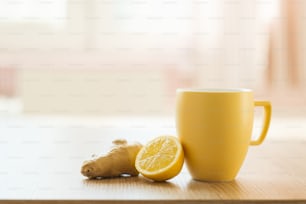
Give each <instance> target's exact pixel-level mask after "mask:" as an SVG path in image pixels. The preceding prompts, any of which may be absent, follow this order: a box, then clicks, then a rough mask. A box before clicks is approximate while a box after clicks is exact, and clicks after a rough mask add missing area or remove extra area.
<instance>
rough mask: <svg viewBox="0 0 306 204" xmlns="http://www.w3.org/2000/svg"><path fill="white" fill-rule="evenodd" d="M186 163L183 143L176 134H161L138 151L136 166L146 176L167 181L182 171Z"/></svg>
mask: <svg viewBox="0 0 306 204" xmlns="http://www.w3.org/2000/svg"><path fill="white" fill-rule="evenodd" d="M183 163H184V152H183V148H182V145H181V143H180V142H179V140H178V139H177V138H176V137H174V136H160V137H157V138H155V139H153V140H152V141H150V142H149V143H148V144H146V145H145V146H143V147H142V148H141V150H140V151H139V152H138V154H137V157H136V161H135V166H136V169H137V170H138V171H139V172H140V173H141V174H142V175H143V176H144V177H146V178H149V179H152V180H154V181H165V180H168V179H171V178H173V177H175V176H176V175H177V174H179V173H180V171H181V169H182V166H183Z"/></svg>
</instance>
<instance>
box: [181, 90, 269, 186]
mask: <svg viewBox="0 0 306 204" xmlns="http://www.w3.org/2000/svg"><path fill="white" fill-rule="evenodd" d="M176 95H177V98H176V103H177V104H176V129H177V133H178V136H179V138H180V141H181V143H182V145H183V148H184V153H185V160H186V164H187V168H188V170H189V172H190V174H191V176H192V177H193V179H196V180H201V181H231V180H233V179H235V177H236V175H237V174H238V172H239V169H240V167H241V165H242V163H243V161H244V159H245V156H246V154H247V151H248V147H249V145H260V144H261V143H262V142H263V140H264V139H265V137H266V135H267V132H268V129H269V125H270V119H271V104H270V102H268V101H254V98H253V91H252V90H250V89H222V90H221V89H178V90H177V92H176ZM257 106H261V107H263V108H264V112H265V116H264V123H263V128H262V131H261V134H260V136H259V137H258V139H256V140H251V136H252V128H253V120H254V108H255V107H257Z"/></svg>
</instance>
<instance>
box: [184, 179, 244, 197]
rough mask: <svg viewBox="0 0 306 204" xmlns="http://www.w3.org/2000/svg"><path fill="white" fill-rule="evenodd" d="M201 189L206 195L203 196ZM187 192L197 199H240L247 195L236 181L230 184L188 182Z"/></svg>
mask: <svg viewBox="0 0 306 204" xmlns="http://www.w3.org/2000/svg"><path fill="white" fill-rule="evenodd" d="M203 189H205V193H206V195H203ZM187 190H188V191H190V192H193V193H194V194H195V195H197V196H199V197H203V196H204V197H218V198H221V199H233V198H235V199H237V198H238V199H242V198H245V197H247V194H248V193H247V189H246V188H244V187H243V185H242V184H241V182H239V181H237V180H234V181H230V182H204V181H196V180H190V181H189V182H188V184H187Z"/></svg>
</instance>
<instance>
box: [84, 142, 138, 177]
mask: <svg viewBox="0 0 306 204" xmlns="http://www.w3.org/2000/svg"><path fill="white" fill-rule="evenodd" d="M113 144H114V147H113V148H112V149H111V150H110V151H109V152H108V153H107V154H106V155H102V156H96V155H93V158H92V159H91V160H88V161H84V163H83V165H82V168H81V173H82V174H83V175H84V176H86V177H88V178H91V179H92V178H109V177H119V176H122V175H126V174H128V175H130V176H138V174H139V172H138V171H137V169H136V168H135V159H136V156H137V153H138V152H139V150H140V149H141V147H142V145H141V144H140V143H132V144H128V143H127V141H126V140H115V141H113Z"/></svg>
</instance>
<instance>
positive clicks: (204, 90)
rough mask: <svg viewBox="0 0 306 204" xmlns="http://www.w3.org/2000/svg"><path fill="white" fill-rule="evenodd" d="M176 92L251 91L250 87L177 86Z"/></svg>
mask: <svg viewBox="0 0 306 204" xmlns="http://www.w3.org/2000/svg"><path fill="white" fill-rule="evenodd" d="M176 92H194V93H242V92H252V89H247V88H222V89H221V88H220V89H219V88H211V89H199V88H178V89H176Z"/></svg>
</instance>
